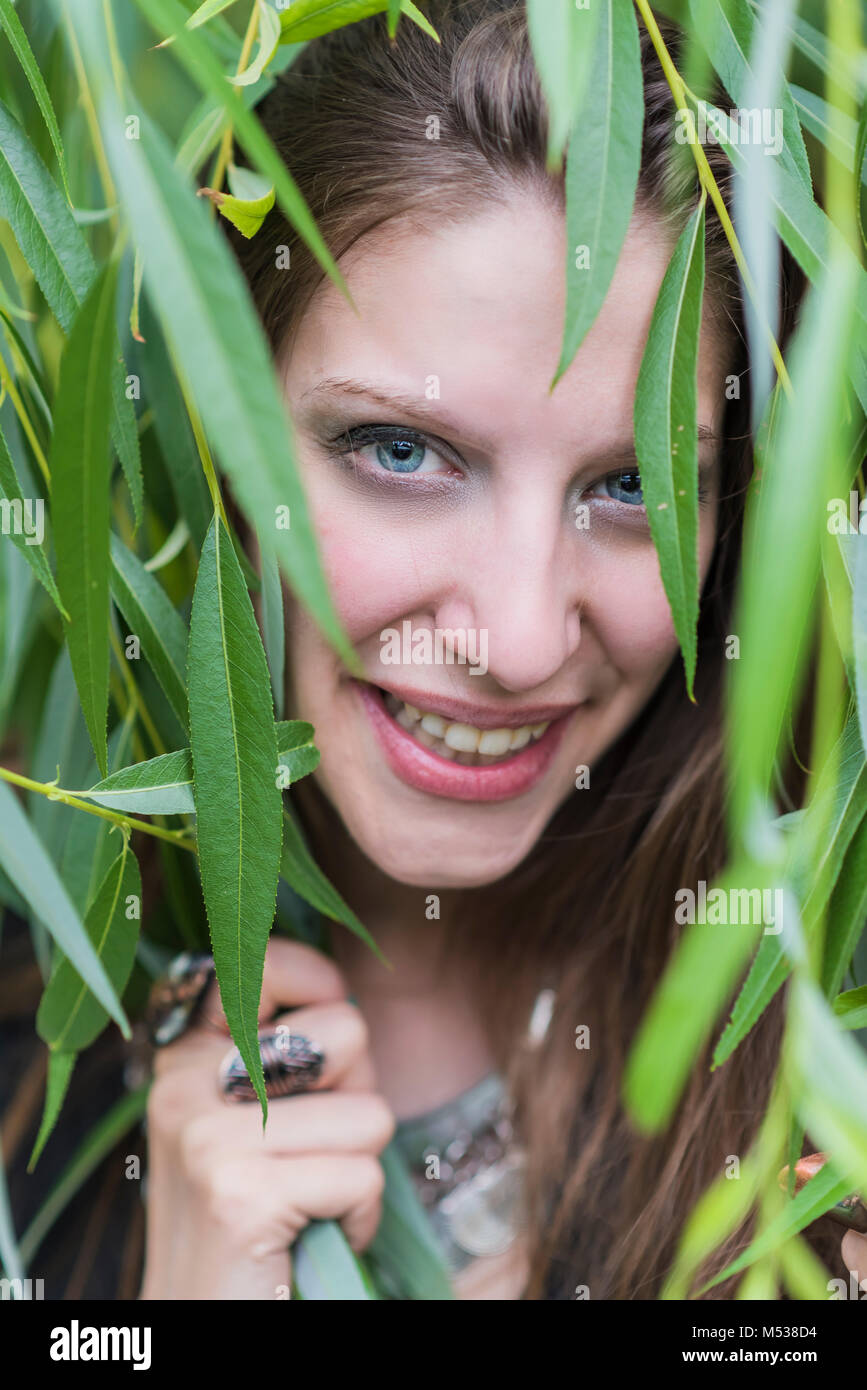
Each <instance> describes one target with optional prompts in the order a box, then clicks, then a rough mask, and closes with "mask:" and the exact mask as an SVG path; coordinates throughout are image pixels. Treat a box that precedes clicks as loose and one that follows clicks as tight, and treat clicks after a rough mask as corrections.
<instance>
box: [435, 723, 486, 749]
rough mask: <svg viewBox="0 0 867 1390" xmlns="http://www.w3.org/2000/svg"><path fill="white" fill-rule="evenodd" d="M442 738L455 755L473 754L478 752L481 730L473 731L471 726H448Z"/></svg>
mask: <svg viewBox="0 0 867 1390" xmlns="http://www.w3.org/2000/svg"><path fill="white" fill-rule="evenodd" d="M443 737H444V739H445V741H446V743H447V744H448V746H449V748H454V750H455V752H456V753H475V752H477V751H478V747H479V739H480V738H481V730H480V729H474V728H473V727H472V725H471V724H449V726H448V728H447V729H446V731H445V734H444V735H443Z"/></svg>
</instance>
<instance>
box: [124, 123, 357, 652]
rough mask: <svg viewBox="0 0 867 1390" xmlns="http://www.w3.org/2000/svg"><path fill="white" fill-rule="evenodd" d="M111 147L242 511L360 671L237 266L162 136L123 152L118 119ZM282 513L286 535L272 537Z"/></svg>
mask: <svg viewBox="0 0 867 1390" xmlns="http://www.w3.org/2000/svg"><path fill="white" fill-rule="evenodd" d="M107 100H108V98H107ZM110 109H112V110H114V111H115V112H116V113H117V108H116V107H111V108H110ZM105 135H106V145H107V150H108V155H109V159H110V160H111V163H112V167H113V172H114V175H115V177H116V179H117V182H118V186H119V188H120V191H121V194H122V196H123V198H124V201H125V204H126V207H127V211H128V213H129V215H130V217H131V219H132V221H133V224H134V233H135V235H136V237H137V239H138V242H139V246H140V248H141V250H142V254H143V256H144V263H145V284H146V286H147V288H148V293H149V296H150V299H151V302H152V303H154V304H155V305H156V307H157V309H158V311H159V314H160V318H161V320H162V323H163V326H164V328H165V330H166V332H167V334H168V336H169V337H170V338H171V340H172V342H173V344H174V345H175V348H176V350H177V353H178V355H179V357H180V358H181V360H182V361H183V364H184V370H185V373H186V375H187V378H188V380H189V382H190V386H191V388H192V392H193V395H194V397H195V401H196V405H197V407H198V408H199V410H200V411H201V415H202V420H203V423H204V427H205V429H206V430H207V432H208V434H209V436H210V437H211V438H212V439H213V440H214V441H215V442H218V443H219V448H220V456H221V461H222V464H223V466H224V468H225V469H226V471H227V472H228V473H229V475H230V477H231V480H232V484H233V487H234V489H235V492H236V495H237V497H238V500H239V502H240V503H241V505H242V507H243V508H244V510H245V511H246V513H247V515H248V516H249V517H250V519H251V521H252V522H253V524H254V526H255V527H256V530H257V533H258V534H259V536H260V538H261V539H262V542H263V544H267V538H268V537H269V536H270V537H271V547H270V548H271V549H272V550H273V551H274V553H276V554H277V557H278V559H279V560H280V562H281V565H282V567H283V569H284V572H285V574H286V576H287V578H288V580H289V582H290V584H291V585H292V587H293V588H294V590H295V592H296V593H297V594H298V596H299V598H300V599H301V600H302V602H304V603H305V605H306V606H307V607H309V609H310V611H311V613H312V614H313V616H314V617H315V618H316V619H317V621H318V622H319V624H320V626H321V627H322V629H323V631H324V632H325V634H326V635H327V636H328V637H329V638H330V640H331V641H332V642H333V644H334V645H335V647H336V649H337V650H338V651H339V653H340V654H341V655H342V656H343V658H344V660H346V661H347V663H348V664H349V665H350V666H351V667H352V668H353V669H355V668H356V667H357V660H356V658H355V657H354V655H353V653H352V650H351V648H350V647H349V644H348V642H347V639H346V637H345V634H344V633H343V630H342V628H341V626H340V622H339V619H338V618H337V615H336V613H335V611H334V607H333V604H332V602H331V599H330V596H329V593H328V590H327V587H326V584H325V580H324V576H323V574H322V570H321V566H320V562H319V554H318V548H317V544H316V540H315V536H314V533H313V528H312V525H311V523H310V519H309V515H308V511H307V506H306V501H305V498H304V493H303V490H302V488H301V484H300V481H299V478H298V472H297V467H296V462H295V455H294V445H293V440H292V436H291V431H290V428H289V424H288V420H287V416H286V411H285V407H284V405H283V403H282V402H281V400H280V398H279V396H278V393H277V387H276V379H275V373H274V367H273V362H272V360H271V358H270V355H269V353H268V349H267V347H266V344H265V341H264V337H263V335H262V330H261V327H260V325H259V324H258V322H257V320H256V318H255V314H254V312H253V309H252V306H251V304H250V299H249V295H248V293H247V290H246V286H245V285H244V283H243V280H242V278H241V274H240V271H239V269H238V266H237V263H236V262H235V261H234V258H233V257H232V255H231V252H230V251H229V248H228V246H227V244H226V242H225V239H224V238H223V237H222V235H221V234H220V232H219V231H218V230H217V228H215V227H214V226H213V224H212V221H211V218H210V217H209V216H208V214H207V212H206V211H205V209H204V208H203V207H202V205H201V203H200V202H198V201H197V200H196V199H195V198H193V197H191V196H190V191H189V188H188V187H187V185H186V184H185V183H184V182H183V181H182V180H181V178H180V175H179V174H178V172H177V170H176V169H174V168H173V166H172V163H171V159H170V157H169V154H168V152H167V150H166V148H165V144H164V141H163V139H162V137H161V136H160V134H159V132H158V131H156V130H154V129H152V128H150V127H148V128H147V130H145V132H144V134H143V138H142V139H141V140H133V141H129V140H126V139H125V138H124V136H123V120H122V118H121V116H120V114H119V113H117V114H116V115H115V117H114V118H111V117H109V119H108V120H107V122H106V130H105ZM286 507H289V515H290V516H291V519H292V529H291V535H290V533H289V532H288V531H285V530H279V531H278V530H277V526H276V519H277V518H278V517H279V516H281V515H283V512H284V509H285V508H286Z"/></svg>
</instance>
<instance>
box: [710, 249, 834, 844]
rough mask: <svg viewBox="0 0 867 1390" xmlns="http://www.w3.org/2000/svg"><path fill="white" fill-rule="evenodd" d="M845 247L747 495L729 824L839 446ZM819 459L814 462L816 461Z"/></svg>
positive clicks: (770, 763) (788, 677) (740, 799)
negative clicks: (757, 484) (759, 473)
mask: <svg viewBox="0 0 867 1390" xmlns="http://www.w3.org/2000/svg"><path fill="white" fill-rule="evenodd" d="M857 269H858V267H857V266H856V265H855V264H854V258H851V257H847V258H846V259H844V260H838V259H837V258H835V259H834V261H833V263H832V268H831V271H830V272H829V274H828V275H827V276H823V278H822V281H821V282H820V284H819V286H818V287H814V288H813V289H812V290H811V291H810V292H809V294H808V297H807V302H806V307H805V309H804V312H803V314H802V317H801V322H800V325H799V327H798V332H797V335H796V338H795V340H794V343H793V345H792V349H791V352H790V354H789V356H790V372H791V379H792V386H793V394H792V397H791V399H789V398H786V399H784V400H782V401H781V404H780V425H779V429H778V430H777V431H776V432H775V433H774V435H773V438H772V440H771V443H770V446H769V448H768V450H767V454H766V456H765V458H764V460H763V466H762V476H761V486H760V487H759V488H757V489H756V490H755V492H754V493H753V495H752V496H750V497H749V499H748V502H747V514H746V521H745V528H744V563H743V570H742V577H741V585H740V591H739V595H738V602H737V608H736V612H735V620H734V626H733V631H735V632H737V633H738V634H739V636H740V653H741V654H740V659H739V660H738V661H736V662H733V663H732V666H733V667H734V670H733V673H732V681H731V699H730V704H729V711H728V731H729V738H730V748H731V753H732V759H733V762H732V769H733V772H732V783H733V793H732V820H733V825H734V826H735V827H736V828H737V830H738V832H739V833H740V832H741V831H743V829H744V827H745V826H746V825H747V823H748V821H749V820H750V818H751V816H752V815H753V813H754V809H755V806H756V804H763V803H764V801H765V799H766V797H767V795H768V793H769V789H770V788H771V786H772V782H773V769H774V763H775V760H776V757H777V750H778V747H779V744H780V740H781V737H782V735H783V731H784V729H785V727H786V718H787V714H788V712H789V710H790V708H791V707H792V705H793V703H794V701H795V699H796V698H797V692H798V689H799V682H800V678H801V675H802V672H803V666H804V661H805V659H806V644H807V637H808V634H809V632H810V629H811V620H812V614H813V605H814V599H815V594H816V589H817V579H818V577H819V559H820V541H821V529H820V528H818V527H817V524H816V518H817V517H821V516H823V515H825V516H827V510H826V506H825V503H826V498H827V497H828V496H834V495H835V494H836V491H837V486H836V485H837V478H838V472H839V470H838V467H837V464H838V460H839V458H840V457H841V454H842V456H843V457H845V456H846V454H847V453H848V450H847V448H846V436H847V435H848V433H849V431H850V430H851V429H852V420H851V417H850V418H849V420H848V421H847V412H846V407H845V398H846V362H847V359H848V354H849V348H850V344H851V339H852V331H853V327H854V323H853V320H854V300H855V271H856V270H857ZM817 461H819V462H817Z"/></svg>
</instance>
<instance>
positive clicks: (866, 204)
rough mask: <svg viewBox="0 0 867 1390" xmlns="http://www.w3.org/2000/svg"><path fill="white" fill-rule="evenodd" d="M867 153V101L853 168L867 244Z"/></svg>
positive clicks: (863, 236)
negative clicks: (866, 168)
mask: <svg viewBox="0 0 867 1390" xmlns="http://www.w3.org/2000/svg"><path fill="white" fill-rule="evenodd" d="M865 154H867V101H865V102H864V104H863V105H862V107H861V115H860V118H859V120H858V129H857V131H856V134H855V156H854V159H853V169H854V171H855V174H856V177H857V179H858V228H859V231H860V232H861V240H862V241H863V243H864V245H865V246H867V189H865V187H864V156H865Z"/></svg>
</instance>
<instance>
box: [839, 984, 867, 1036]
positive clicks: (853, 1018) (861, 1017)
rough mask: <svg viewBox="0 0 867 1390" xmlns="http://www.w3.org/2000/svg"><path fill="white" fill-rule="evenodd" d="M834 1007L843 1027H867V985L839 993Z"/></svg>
mask: <svg viewBox="0 0 867 1390" xmlns="http://www.w3.org/2000/svg"><path fill="white" fill-rule="evenodd" d="M833 1007H834V1017H835V1018H837V1019H838V1020H839V1022H840V1026H841V1027H842V1028H867V985H859V986H858V988H857V989H847V990H846V992H845V994H838V995H837V998H836V999H835V1000H834V1006H833Z"/></svg>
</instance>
